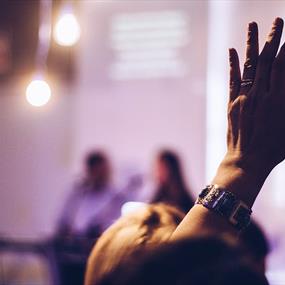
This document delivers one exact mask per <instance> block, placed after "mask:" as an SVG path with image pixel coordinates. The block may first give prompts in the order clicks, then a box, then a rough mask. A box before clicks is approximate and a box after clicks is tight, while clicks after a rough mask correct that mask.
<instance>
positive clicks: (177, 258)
mask: <svg viewBox="0 0 285 285" xmlns="http://www.w3.org/2000/svg"><path fill="white" fill-rule="evenodd" d="M282 29H283V20H282V19H280V18H276V19H275V21H274V23H273V27H272V31H271V33H270V34H269V37H268V39H267V41H266V44H265V46H264V48H263V50H262V52H261V53H260V54H259V51H258V30H257V24H256V23H250V24H249V27H248V40H247V51H246V62H245V65H244V70H243V75H242V76H241V73H240V67H239V60H238V54H237V52H236V51H235V50H234V49H230V51H229V52H230V94H229V95H230V96H229V103H228V133H227V146H228V149H227V153H226V155H225V157H224V159H223V160H222V162H221V164H220V166H219V167H218V170H217V173H216V175H215V177H214V179H213V180H212V182H211V185H209V186H207V187H206V188H205V189H203V191H202V192H201V194H200V195H199V197H198V199H197V201H196V204H195V205H194V206H193V207H192V208H191V210H190V211H189V212H188V213H187V215H186V216H185V217H184V218H183V220H182V221H181V222H180V224H179V225H178V227H177V228H176V229H175V230H174V232H173V233H172V234H171V237H170V239H168V240H167V241H166V242H165V243H161V245H159V246H158V248H151V249H150V250H148V249H147V248H145V252H146V255H145V256H138V258H137V262H134V261H133V259H132V261H131V262H130V261H129V260H128V256H126V262H124V260H123V261H122V262H121V263H120V264H118V266H117V267H115V268H112V269H111V272H110V273H109V274H107V275H105V277H104V278H105V279H104V280H98V279H96V278H95V279H94V280H93V283H88V280H90V279H86V280H87V283H86V285H91V284H92V285H95V284H96V285H104V284H108V285H115V284H116V285H129V284H137V285H139V284H164V285H173V284H180V285H216V284H217V285H218V284H219V285H224V284H233V285H243V284H252V285H265V284H268V282H267V280H266V278H265V276H264V275H262V274H260V273H259V272H258V271H257V270H255V268H254V266H252V265H251V262H250V257H248V258H244V254H243V252H242V251H243V250H242V249H241V248H239V247H236V246H235V245H233V244H232V242H231V241H230V242H227V243H225V242H224V241H223V240H222V239H223V237H224V236H230V238H228V240H232V239H233V238H235V239H236V240H237V238H238V236H239V235H240V232H242V231H243V230H245V229H246V227H247V226H248V224H249V221H250V214H251V207H252V205H253V204H254V202H255V200H256V198H257V196H258V194H259V192H260V190H261V187H262V185H263V183H264V181H265V180H266V178H267V177H268V175H269V174H270V172H271V170H272V169H273V168H274V167H275V166H276V165H278V164H279V163H280V162H282V161H283V160H284V159H285V147H284V146H285V123H284V122H285V80H284V78H285V44H283V46H282V47H281V49H280V51H279V52H278V54H277V51H278V48H279V44H280V39H281V35H282ZM276 54H277V56H276ZM126 235H127V233H126ZM146 242H147V240H144V242H143V244H146ZM120 246H121V247H122V246H123V247H128V246H131V247H135V248H133V249H132V251H133V252H135V251H136V250H138V251H139V250H140V248H141V243H139V242H138V243H135V244H133V242H132V240H131V239H130V240H129V239H128V238H127V237H126V236H124V243H123V244H121V245H120ZM100 258H101V259H106V261H105V262H106V263H108V260H112V259H113V258H114V256H113V255H112V254H109V253H108V254H105V253H104V251H103V250H101V254H100ZM96 262H97V260H96V259H95V260H93V262H91V263H89V264H88V268H87V272H92V266H94V264H96ZM124 273H125V274H124ZM87 276H88V274H87ZM91 280H92V279H91ZM99 281H101V283H100V282H99Z"/></svg>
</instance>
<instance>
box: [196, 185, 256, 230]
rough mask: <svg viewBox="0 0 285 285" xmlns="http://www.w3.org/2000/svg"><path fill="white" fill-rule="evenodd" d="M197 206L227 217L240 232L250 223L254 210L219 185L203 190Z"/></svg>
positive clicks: (209, 186)
mask: <svg viewBox="0 0 285 285" xmlns="http://www.w3.org/2000/svg"><path fill="white" fill-rule="evenodd" d="M196 204H201V205H203V206H204V207H206V208H207V209H209V210H212V211H214V212H215V213H217V214H219V215H220V216H223V217H225V218H226V219H227V220H228V221H229V222H230V223H231V224H232V225H233V226H234V227H235V228H237V229H238V230H243V229H244V228H246V227H247V226H248V225H249V223H250V215H251V213H252V210H251V209H250V208H249V207H248V206H247V205H246V204H245V203H244V202H242V201H241V200H239V199H238V198H237V197H236V196H235V195H234V194H233V193H231V192H229V191H227V190H225V189H223V188H220V187H219V186H218V185H208V186H207V187H206V188H205V189H203V190H202V192H201V193H200V194H199V196H198V198H197V200H196Z"/></svg>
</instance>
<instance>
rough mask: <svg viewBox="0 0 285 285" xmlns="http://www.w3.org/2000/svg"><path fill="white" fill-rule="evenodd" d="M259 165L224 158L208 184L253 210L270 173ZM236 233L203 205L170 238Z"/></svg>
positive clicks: (196, 208)
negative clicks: (232, 196)
mask: <svg viewBox="0 0 285 285" xmlns="http://www.w3.org/2000/svg"><path fill="white" fill-rule="evenodd" d="M265 169H266V167H264V165H262V164H261V163H256V162H253V161H252V163H251V162H250V161H248V162H245V161H242V160H238V159H235V158H233V157H229V156H226V157H225V158H224V160H223V161H222V163H221V164H220V166H219V168H218V170H217V173H216V175H215V177H214V179H213V180H212V182H211V184H217V185H218V186H219V187H221V188H225V189H226V190H228V191H230V192H232V193H233V194H234V195H235V196H236V197H237V198H238V199H240V200H242V201H243V202H244V203H246V204H247V205H248V206H249V207H252V205H253V203H254V201H255V199H256V197H257V195H258V193H259V191H260V189H261V187H262V185H263V183H264V181H265V179H266V177H267V176H268V174H269V172H270V171H265ZM209 233H212V234H223V233H229V234H235V235H237V234H238V231H237V230H235V228H234V227H233V226H232V225H231V224H230V223H229V222H228V221H227V219H226V218H224V217H222V216H219V215H218V214H216V213H215V212H213V211H211V210H208V209H207V208H205V207H204V206H202V205H195V206H194V207H193V208H192V209H191V210H190V211H189V212H188V214H187V215H186V216H185V218H184V219H183V221H182V222H181V223H180V224H179V226H178V227H177V229H176V230H175V232H174V233H173V235H172V238H173V239H177V238H181V237H191V236H194V235H200V234H209Z"/></svg>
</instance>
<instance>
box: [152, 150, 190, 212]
mask: <svg viewBox="0 0 285 285" xmlns="http://www.w3.org/2000/svg"><path fill="white" fill-rule="evenodd" d="M158 160H159V161H161V162H163V163H164V164H165V166H166V167H167V168H168V170H169V181H168V182H167V184H165V185H160V186H159V188H158V189H157V193H156V196H155V198H154V200H153V202H165V203H169V204H172V205H174V206H176V207H178V208H179V209H181V210H182V211H184V212H185V213H186V212H188V211H189V210H190V208H191V207H192V206H193V205H194V201H193V198H192V197H191V195H190V193H189V190H188V189H187V187H186V183H185V181H184V178H183V174H182V169H181V164H180V159H179V157H178V155H177V154H176V153H174V152H173V151H170V150H163V151H161V152H160V153H159V155H158ZM171 188H172V189H173V190H174V191H175V193H176V197H177V198H176V199H174V197H173V196H171V194H170V193H171V192H173V191H170V190H171Z"/></svg>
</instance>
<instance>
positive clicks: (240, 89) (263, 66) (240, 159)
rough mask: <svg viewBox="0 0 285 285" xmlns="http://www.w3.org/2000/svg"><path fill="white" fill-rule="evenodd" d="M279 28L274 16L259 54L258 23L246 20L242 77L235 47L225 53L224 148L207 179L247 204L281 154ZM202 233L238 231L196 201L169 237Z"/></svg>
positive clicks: (283, 52)
mask: <svg viewBox="0 0 285 285" xmlns="http://www.w3.org/2000/svg"><path fill="white" fill-rule="evenodd" d="M282 29H283V21H282V19H280V18H277V19H276V20H275V21H274V23H273V26H272V30H271V32H270V34H269V36H268V39H267V41H266V43H265V45H264V48H263V50H262V52H261V53H260V54H259V51H258V28H257V24H256V23H250V24H249V27H248V40H247V49H246V62H245V64H244V69H243V74H242V76H241V73H240V67H239V59H238V54H237V52H236V50H234V49H230V51H229V52H230V55H229V60H230V92H229V103H228V133H227V148H228V149H227V153H226V155H225V157H224V159H223V161H222V162H221V164H220V166H219V168H218V170H217V173H216V176H215V177H214V179H213V181H212V182H211V183H212V184H217V185H219V186H220V187H223V188H226V189H227V190H228V191H230V192H232V193H234V194H235V195H236V196H237V197H238V198H239V199H241V200H242V201H243V202H245V203H246V204H247V205H248V206H249V207H252V205H253V204H254V201H255V199H256V197H257V196H258V194H259V192H260V190H261V187H262V185H263V183H264V181H265V180H266V178H267V176H268V175H269V174H270V172H271V170H272V169H273V168H274V167H275V166H276V165H277V164H279V163H280V162H281V161H283V160H284V158H285V123H284V122H285V45H284V44H283V46H282V47H281V49H280V51H279V53H278V54H277V51H278V48H279V44H280V39H281V35H282ZM276 54H277V56H276ZM252 82H253V84H252ZM204 232H205V233H221V232H227V233H233V234H237V231H235V229H234V228H233V227H232V226H231V225H230V224H229V223H228V222H227V220H225V219H224V218H223V217H220V216H218V215H217V214H215V213H213V212H212V211H210V210H208V209H206V208H204V207H203V206H201V205H195V206H194V207H193V208H192V209H191V210H190V211H189V212H188V214H187V215H186V217H185V218H184V219H183V221H182V222H181V224H180V225H179V226H178V227H177V229H176V230H175V232H174V233H173V235H172V238H173V239H176V238H180V237H184V236H193V235H196V234H201V233H204Z"/></svg>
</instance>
